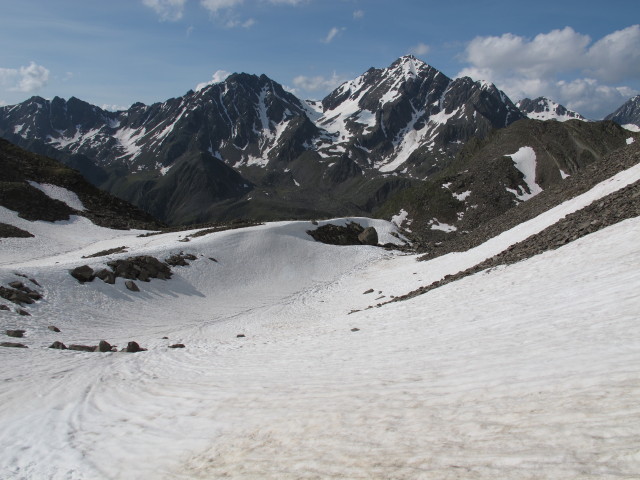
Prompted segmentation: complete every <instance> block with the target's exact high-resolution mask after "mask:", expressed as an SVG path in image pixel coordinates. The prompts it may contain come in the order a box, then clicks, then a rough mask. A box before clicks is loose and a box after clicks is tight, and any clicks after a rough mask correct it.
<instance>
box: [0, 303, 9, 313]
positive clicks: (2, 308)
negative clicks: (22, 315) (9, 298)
mask: <svg viewBox="0 0 640 480" xmlns="http://www.w3.org/2000/svg"><path fill="white" fill-rule="evenodd" d="M0 310H7V311H8V310H9V307H7V306H6V305H2V304H0Z"/></svg>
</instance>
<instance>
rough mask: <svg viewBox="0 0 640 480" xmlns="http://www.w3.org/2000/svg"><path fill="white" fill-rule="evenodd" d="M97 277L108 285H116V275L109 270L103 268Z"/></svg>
mask: <svg viewBox="0 0 640 480" xmlns="http://www.w3.org/2000/svg"><path fill="white" fill-rule="evenodd" d="M96 277H97V278H99V279H100V280H102V281H103V282H104V283H108V284H110V285H113V284H114V283H116V276H115V274H114V273H113V272H112V271H111V270H107V269H106V268H103V269H102V270H98V271H97V272H96Z"/></svg>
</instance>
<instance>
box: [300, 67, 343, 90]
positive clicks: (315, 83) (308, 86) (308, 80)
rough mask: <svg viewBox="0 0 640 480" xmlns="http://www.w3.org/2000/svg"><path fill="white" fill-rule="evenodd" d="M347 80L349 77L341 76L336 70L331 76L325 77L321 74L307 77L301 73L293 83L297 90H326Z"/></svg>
mask: <svg viewBox="0 0 640 480" xmlns="http://www.w3.org/2000/svg"><path fill="white" fill-rule="evenodd" d="M346 80H347V79H346V78H345V77H344V76H340V75H338V74H337V73H336V72H333V74H332V75H331V76H330V77H323V76H321V75H319V76H315V77H307V76H304V75H299V76H297V77H295V78H294V79H293V85H294V86H295V87H296V88H295V91H297V90H298V89H300V90H304V91H306V92H319V91H322V92H326V91H329V90H333V89H334V88H336V87H338V86H339V85H341V84H342V83H344V82H345V81H346Z"/></svg>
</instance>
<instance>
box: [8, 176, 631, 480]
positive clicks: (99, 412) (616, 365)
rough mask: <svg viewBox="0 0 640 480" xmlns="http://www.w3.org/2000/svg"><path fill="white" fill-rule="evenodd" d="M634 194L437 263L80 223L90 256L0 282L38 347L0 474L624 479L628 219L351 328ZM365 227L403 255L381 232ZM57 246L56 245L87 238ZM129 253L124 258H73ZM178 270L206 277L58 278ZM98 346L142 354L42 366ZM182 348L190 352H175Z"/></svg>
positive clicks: (554, 216) (14, 357)
mask: <svg viewBox="0 0 640 480" xmlns="http://www.w3.org/2000/svg"><path fill="white" fill-rule="evenodd" d="M639 178H640V167H639V166H636V167H634V168H632V169H629V170H627V171H625V172H622V173H620V174H619V175H617V176H616V177H614V178H612V179H610V180H608V181H606V182H603V183H601V184H599V185H598V186H596V187H595V188H594V189H592V190H591V191H589V192H587V193H585V194H584V195H581V196H580V197H577V198H575V199H572V200H570V201H567V202H565V203H564V204H562V205H560V206H558V207H556V208H555V209H554V210H552V211H550V212H548V213H545V214H543V215H541V216H540V217H537V218H535V219H533V220H531V221H530V222H527V223H524V224H521V225H520V226H518V227H516V228H514V229H512V230H510V231H508V232H505V233H504V234H502V235H501V236H500V237H497V238H496V239H494V240H492V241H490V242H487V243H486V244H484V245H482V246H480V247H478V248H476V249H473V250H470V251H468V252H461V253H456V254H450V255H445V256H443V257H439V258H437V259H435V260H432V261H429V262H416V258H415V257H414V256H412V255H403V254H399V253H394V252H389V251H385V250H382V249H379V248H376V247H368V246H357V247H337V246H330V245H324V244H320V243H317V242H314V241H313V240H312V239H311V237H310V236H308V235H307V234H306V233H305V230H307V229H310V228H314V227H313V226H312V224H311V223H309V222H280V223H275V224H267V225H263V226H257V227H251V228H247V229H242V230H231V231H224V232H218V233H212V234H209V235H205V236H201V237H195V238H192V239H191V240H190V241H189V242H179V240H180V239H181V237H182V238H183V237H184V236H186V235H189V233H190V232H181V233H171V234H164V235H156V236H151V237H138V236H137V233H138V232H117V234H118V236H115V234H114V233H113V232H112V231H108V232H102V233H100V232H98V231H97V230H92V229H91V227H88V226H86V225H77V228H78V231H79V232H80V231H82V232H86V233H87V237H86V243H85V244H84V245H79V244H76V245H70V246H69V247H68V248H65V247H64V242H63V241H62V240H61V241H60V242H59V246H57V247H51V248H50V249H49V250H48V251H47V250H44V249H43V248H44V247H43V246H41V245H36V244H34V243H30V242H32V241H33V239H11V240H10V241H8V242H7V241H5V240H4V239H2V240H0V241H1V242H2V248H1V249H0V254H1V256H0V283H2V284H6V283H7V282H8V281H11V280H16V279H20V278H21V277H16V273H21V274H25V275H27V276H28V277H32V278H35V279H36V280H37V281H38V282H39V283H40V284H41V285H42V287H41V288H40V289H39V290H40V291H42V293H43V294H44V299H43V300H41V301H39V302H37V303H36V304H34V305H33V306H29V307H28V309H29V311H30V312H31V314H32V316H31V317H22V316H18V315H16V314H14V313H12V312H6V311H0V322H1V326H2V328H3V329H13V328H23V329H25V330H26V337H25V338H23V339H20V341H21V342H23V343H25V344H26V345H28V347H29V348H28V349H12V348H0V365H2V368H1V369H0V381H1V382H2V386H3V388H2V389H0V450H1V451H2V452H3V454H2V455H1V456H0V471H2V472H3V475H6V476H7V478H12V479H39V478H47V479H67V478H72V479H137V478H160V479H163V478H166V479H169V478H171V479H176V478H177V479H192V478H203V479H204V478H207V479H209V478H224V477H229V478H261V479H268V478H273V479H287V478H291V479H293V478H296V479H297V478H398V479H403V478H406V479H414V478H452V479H456V478H458V479H462V478H474V479H489V478H491V479H495V478H512V477H513V478H523V479H526V478H531V479H533V478H557V479H560V478H589V477H604V478H606V477H611V478H613V477H616V478H633V477H634V476H635V474H636V473H637V472H638V470H639V469H640V459H638V457H637V455H636V452H637V449H638V447H639V446H640V432H639V431H638V429H637V428H636V425H637V424H638V423H639V422H640V416H639V414H638V409H637V407H636V403H637V402H636V398H637V396H638V394H640V388H639V387H638V380H639V378H640V367H638V365H640V351H639V350H638V348H637V341H638V335H640V326H639V325H638V322H637V312H638V310H639V309H640V300H639V297H638V295H637V288H638V285H639V284H640V275H639V273H638V272H639V271H640V270H639V269H638V265H640V246H639V244H638V242H637V239H638V236H639V235H640V221H639V220H638V219H632V220H627V221H625V222H622V223H620V224H617V225H615V226H613V227H610V228H607V229H605V230H602V231H600V232H598V233H596V234H592V235H589V236H587V237H585V238H583V239H581V240H579V241H576V242H574V243H571V244H569V245H567V246H564V247H562V248H559V249H557V250H555V251H552V252H548V253H546V254H544V255H540V256H538V257H534V258H532V259H529V260H527V261H525V262H522V263H519V264H516V265H514V266H511V267H501V268H498V269H495V270H493V271H490V272H484V273H481V274H478V275H474V276H471V277H467V278H465V279H463V280H461V281H458V282H455V283H452V284H449V285H447V286H445V287H443V288H440V289H436V290H434V291H432V292H430V293H429V294H426V295H422V296H419V297H417V298H414V299H412V300H410V301H405V302H399V303H395V304H390V305H385V306H384V307H381V308H373V309H369V310H363V311H360V312H356V313H353V314H349V312H350V311H351V310H353V309H361V308H364V307H366V306H367V305H372V304H375V303H377V302H383V301H385V300H388V299H390V298H391V296H397V295H400V294H403V293H406V292H408V291H410V290H413V289H415V288H416V287H417V286H420V285H424V284H429V283H431V282H432V281H435V280H437V279H439V278H442V277H443V276H444V275H446V274H451V273H455V272H457V271H459V270H461V269H464V268H467V267H468V266H471V265H475V264H476V263H478V262H479V261H480V260H482V259H484V258H487V257H490V256H492V255H494V254H496V253H498V252H499V251H501V250H503V249H504V248H506V247H508V246H509V245H511V244H513V243H515V242H517V241H520V240H522V239H524V238H526V237H528V236H529V235H531V234H533V233H535V232H537V231H540V230H541V229H543V228H545V227H546V226H547V225H550V224H553V223H554V222H555V221H557V220H558V219H559V218H562V217H563V216H564V215H566V214H568V213H570V212H572V211H575V210H576V209H579V208H581V207H582V206H584V205H587V204H589V203H591V202H592V201H594V200H595V199H598V198H601V197H602V196H604V195H606V194H607V193H609V192H612V191H616V190H617V189H620V188H622V187H623V186H624V185H627V184H630V183H633V182H635V181H637V180H638V179H639ZM3 215H4V216H3V220H2V221H6V222H11V221H17V220H15V219H13V220H12V218H11V215H10V212H4V214H3ZM356 220H357V221H359V222H361V223H362V224H363V225H373V226H375V227H376V228H377V229H378V231H379V234H380V237H381V238H380V241H381V242H386V241H395V240H394V239H395V237H393V236H391V232H392V231H393V229H392V225H391V224H388V223H386V222H383V221H380V220H367V219H356ZM344 221H346V220H340V222H344ZM321 224H322V222H321ZM43 228H44V227H43ZM47 228H48V229H49V230H48V231H49V235H51V236H52V237H54V236H55V235H56V233H55V232H56V229H59V230H60V231H62V230H63V229H64V228H76V227H74V226H73V223H72V224H71V226H70V225H48V226H47ZM31 230H34V229H33V228H32V229H31ZM61 235H62V234H61ZM36 238H37V237H36ZM610 245H616V248H615V249H614V248H610ZM117 246H126V247H127V248H128V250H129V251H128V253H126V254H118V255H112V256H111V257H99V258H93V259H83V258H81V257H82V256H83V255H86V254H88V253H95V252H96V251H98V250H103V249H106V248H112V247H117ZM179 251H184V252H189V253H193V254H195V255H196V256H197V257H198V259H197V260H195V261H193V262H192V264H191V265H190V266H186V267H174V272H175V275H174V278H172V279H171V280H168V281H162V280H152V281H151V282H149V283H142V282H139V285H140V287H141V290H142V291H141V292H138V293H134V292H130V291H128V290H126V289H125V288H124V285H123V281H122V279H118V280H117V281H116V284H115V285H108V284H106V283H102V282H101V281H100V280H95V281H94V282H91V283H86V284H79V283H78V282H77V281H76V280H74V279H73V278H72V277H71V276H70V275H69V273H68V271H67V270H68V269H69V268H71V267H73V266H77V265H81V264H83V263H89V264H90V265H92V266H96V267H97V266H99V265H103V264H104V262H105V261H106V260H107V259H108V258H119V257H123V256H129V255H138V254H146V255H154V256H157V257H159V258H163V257H165V256H166V255H168V254H170V253H175V252H179ZM18 252H20V256H19V257H18V256H17V255H18ZM27 253H33V254H34V255H33V257H29V256H28V255H27ZM36 253H37V254H36ZM212 259H215V260H212ZM23 280H24V279H23ZM369 289H373V292H372V293H369V294H365V293H364V292H366V291H367V290H369ZM48 325H56V326H58V327H59V328H60V329H61V332H60V333H54V332H52V331H50V330H48V329H47V326H48ZM355 329H357V330H355ZM239 334H243V335H245V336H244V337H241V338H239V337H237V335H239ZM163 337H168V339H163ZM7 339H8V337H7ZM100 339H105V340H108V341H109V342H111V343H115V344H117V345H120V346H124V345H125V344H126V342H127V341H129V340H136V341H138V342H139V343H140V344H141V345H142V346H143V347H146V348H148V351H146V352H141V353H138V354H125V353H104V354H100V353H81V352H69V351H57V350H51V349H48V348H46V347H47V346H48V345H50V344H51V343H52V342H53V341H54V340H62V341H64V342H65V343H92V344H95V343H97V341H98V340H100ZM178 342H181V343H184V344H185V345H186V348H185V349H179V350H173V349H168V348H167V345H169V344H171V343H178Z"/></svg>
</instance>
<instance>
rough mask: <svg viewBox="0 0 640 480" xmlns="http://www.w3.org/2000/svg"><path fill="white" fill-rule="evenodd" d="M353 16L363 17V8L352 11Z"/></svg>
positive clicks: (356, 17)
mask: <svg viewBox="0 0 640 480" xmlns="http://www.w3.org/2000/svg"><path fill="white" fill-rule="evenodd" d="M353 18H355V19H356V20H360V19H361V18H364V10H356V11H355V12H353Z"/></svg>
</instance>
